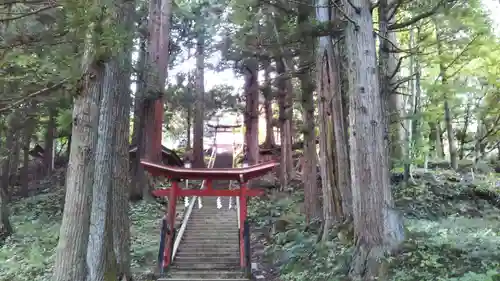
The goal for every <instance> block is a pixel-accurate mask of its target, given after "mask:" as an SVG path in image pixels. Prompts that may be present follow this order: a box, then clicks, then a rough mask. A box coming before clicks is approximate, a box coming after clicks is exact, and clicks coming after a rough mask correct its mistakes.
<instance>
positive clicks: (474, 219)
mask: <svg viewBox="0 0 500 281" xmlns="http://www.w3.org/2000/svg"><path fill="white" fill-rule="evenodd" d="M499 184H500V178H499V177H498V175H493V174H492V175H490V176H488V177H486V176H480V177H479V178H477V177H476V178H475V179H474V180H467V179H466V180H464V177H462V176H459V175H457V174H454V173H450V172H447V171H441V172H433V173H432V174H425V175H420V176H419V177H417V178H415V181H414V182H413V184H412V185H409V186H405V185H402V184H400V185H397V186H394V197H395V201H396V205H397V206H396V207H397V208H398V209H399V210H400V211H401V212H402V213H403V214H404V217H405V227H406V229H407V236H408V237H407V240H406V241H405V243H404V244H403V245H402V248H401V251H400V252H399V254H398V255H396V256H395V257H393V258H392V263H391V266H392V267H391V271H390V272H391V276H390V277H391V280H392V281H427V280H428V281H445V280H446V281H488V280H491V281H498V280H500V270H499V268H500V230H499V229H500V209H499V208H498V207H497V206H498V204H499V203H500V201H499V200H498V198H500V197H499V196H500V190H499ZM302 201H303V194H302V192H301V191H297V192H295V193H293V194H291V195H290V196H271V197H270V198H267V201H265V200H261V199H254V200H252V201H251V210H250V216H251V218H252V221H253V224H254V225H255V227H256V229H260V231H259V232H260V234H261V235H262V236H265V237H266V238H265V239H264V240H265V241H267V242H268V243H267V247H266V255H267V257H268V261H271V262H273V263H274V264H275V265H276V267H278V268H279V270H280V271H281V274H280V275H281V277H280V279H281V280H283V281H285V280H296V281H300V280H309V281H315V280H317V281H330V280H332V281H334V280H345V279H346V275H347V272H348V270H349V262H350V256H351V253H352V245H351V244H349V243H345V241H344V240H343V241H342V242H341V241H340V240H339V238H338V236H337V237H335V238H333V239H332V240H331V241H329V242H327V243H317V241H318V233H319V232H320V231H319V229H318V228H316V229H315V228H314V227H308V228H306V227H305V220H304V217H303V216H302V215H301V214H300V212H299V211H298V210H300V207H299V206H300V205H301V204H302ZM283 221H286V224H285V227H283V225H284V224H283Z"/></svg>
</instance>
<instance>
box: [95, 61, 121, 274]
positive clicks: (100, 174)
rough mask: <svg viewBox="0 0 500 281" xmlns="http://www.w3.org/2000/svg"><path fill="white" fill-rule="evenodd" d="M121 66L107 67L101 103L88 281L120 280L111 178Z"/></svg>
mask: <svg viewBox="0 0 500 281" xmlns="http://www.w3.org/2000/svg"><path fill="white" fill-rule="evenodd" d="M119 66H120V65H119V63H118V61H117V59H116V58H112V59H111V61H109V62H106V64H105V74H104V81H103V86H102V100H101V103H100V111H99V125H98V141H97V146H96V149H95V166H94V168H95V170H94V182H93V192H92V208H91V214H90V225H91V227H90V232H89V241H88V248H87V265H88V270H89V271H88V278H89V280H99V281H111V280H117V279H118V277H117V272H116V271H117V269H116V259H115V257H114V252H113V228H112V218H113V217H112V214H113V213H112V199H111V198H112V197H111V190H112V189H111V187H112V176H113V159H114V154H115V153H114V148H113V137H114V133H115V129H116V126H117V125H118V124H115V122H116V117H117V116H116V113H117V108H116V107H117V105H118V104H117V100H118V99H119V96H120V90H121V89H122V87H120V82H121V81H120V78H121V77H120V73H119V71H120V70H119Z"/></svg>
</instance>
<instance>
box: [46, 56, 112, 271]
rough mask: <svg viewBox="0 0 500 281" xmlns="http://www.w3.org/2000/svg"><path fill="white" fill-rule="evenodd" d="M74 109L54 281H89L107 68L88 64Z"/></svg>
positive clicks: (88, 62)
mask: <svg viewBox="0 0 500 281" xmlns="http://www.w3.org/2000/svg"><path fill="white" fill-rule="evenodd" d="M87 60H89V58H85V59H84V62H86V63H87V64H86V69H84V76H83V79H82V85H81V87H80V91H81V92H79V93H78V95H77V96H76V98H75V101H74V105H73V129H72V133H71V135H72V141H71V152H70V158H69V163H68V172H67V176H66V198H65V204H64V213H63V218H62V223H61V229H60V233H59V243H58V245H57V250H56V258H55V263H54V264H55V266H54V276H53V280H54V281H87V264H86V258H85V257H86V256H87V245H88V239H89V225H90V207H91V196H92V185H93V183H94V162H95V161H94V159H95V157H96V154H95V148H96V145H97V134H98V124H99V104H100V99H101V87H102V83H103V79H104V65H102V64H101V63H99V62H97V61H87Z"/></svg>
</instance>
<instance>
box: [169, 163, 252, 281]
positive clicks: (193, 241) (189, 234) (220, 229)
mask: <svg viewBox="0 0 500 281" xmlns="http://www.w3.org/2000/svg"><path fill="white" fill-rule="evenodd" d="M231 164H232V155H231V154H230V153H223V154H220V155H218V156H217V158H216V160H215V165H214V166H215V167H221V168H222V167H231ZM228 185H229V182H216V183H214V185H213V187H214V188H228ZM229 200H230V199H229V198H227V197H221V198H220V201H219V203H220V204H219V205H222V206H221V208H220V209H219V208H218V207H220V206H217V205H218V204H217V198H216V197H204V198H202V199H201V201H202V207H201V208H199V205H198V202H196V203H195V205H194V208H193V211H192V213H191V216H190V218H189V220H188V223H187V226H186V231H185V232H184V235H183V237H182V240H181V243H180V245H179V249H178V251H177V253H176V256H175V258H174V261H173V264H172V266H171V267H170V268H169V270H168V273H167V274H166V275H167V277H165V278H160V279H159V280H161V281H167V280H169V281H188V280H189V281H216V280H217V281H218V280H221V281H222V280H226V281H244V280H248V279H246V278H245V277H244V273H243V270H242V269H241V267H240V257H239V256H240V249H239V230H238V221H237V211H236V202H235V198H232V207H231V208H229V205H230V204H229Z"/></svg>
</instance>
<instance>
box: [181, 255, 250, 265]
mask: <svg viewBox="0 0 500 281" xmlns="http://www.w3.org/2000/svg"><path fill="white" fill-rule="evenodd" d="M213 260H216V261H218V262H221V263H228V264H232V263H238V264H239V262H240V257H239V256H236V255H233V256H225V257H217V256H210V257H208V256H206V257H200V256H180V257H179V256H176V257H175V258H174V264H186V263H196V262H198V263H209V262H211V261H213Z"/></svg>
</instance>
